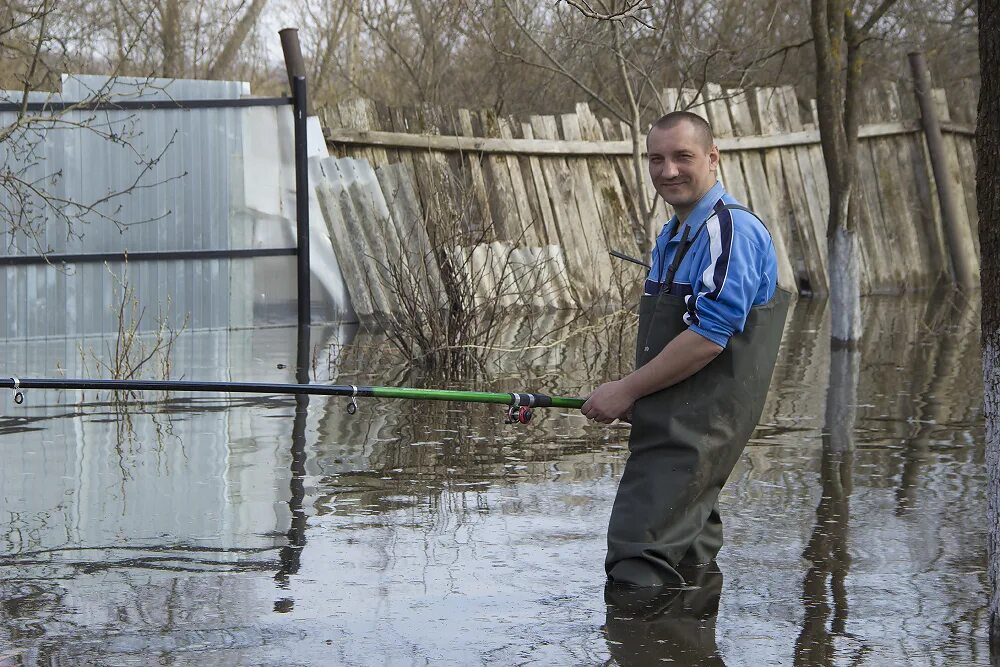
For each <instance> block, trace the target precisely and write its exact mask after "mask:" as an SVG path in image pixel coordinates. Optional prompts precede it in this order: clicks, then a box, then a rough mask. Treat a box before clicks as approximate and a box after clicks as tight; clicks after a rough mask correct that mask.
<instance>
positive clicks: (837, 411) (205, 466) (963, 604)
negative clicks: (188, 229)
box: [0, 296, 989, 666]
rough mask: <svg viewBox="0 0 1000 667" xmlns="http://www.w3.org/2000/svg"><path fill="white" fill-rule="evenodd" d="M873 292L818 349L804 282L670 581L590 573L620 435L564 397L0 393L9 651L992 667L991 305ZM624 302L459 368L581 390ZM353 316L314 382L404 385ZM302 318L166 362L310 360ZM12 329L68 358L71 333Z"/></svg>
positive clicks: (194, 345)
mask: <svg viewBox="0 0 1000 667" xmlns="http://www.w3.org/2000/svg"><path fill="white" fill-rule="evenodd" d="M865 317H866V331H867V334H866V339H865V341H864V343H863V345H862V346H861V350H860V351H859V352H857V353H852V352H847V351H835V352H832V353H831V351H830V348H829V344H828V336H829V329H828V322H827V318H826V313H825V304H823V303H822V302H817V301H801V302H799V303H798V304H797V305H796V307H795V309H794V311H793V313H792V315H791V317H790V321H789V324H788V326H787V328H786V332H785V338H784V341H783V344H782V352H781V358H780V361H779V366H778V368H777V369H776V371H775V376H774V381H773V382H772V392H771V395H770V397H769V400H768V402H767V405H766V407H765V411H764V415H763V417H762V419H761V425H760V427H759V428H758V430H757V432H756V433H755V434H754V437H753V439H752V440H751V442H750V444H749V446H748V448H747V450H746V452H745V453H744V455H743V457H742V458H741V460H740V463H739V465H738V466H737V469H736V470H735V471H734V473H733V475H732V478H731V480H730V483H729V484H728V485H727V487H726V489H725V491H724V492H723V495H722V498H721V500H720V502H721V505H722V510H723V519H724V522H725V531H726V546H725V547H724V548H723V551H722V553H721V554H720V557H719V559H718V570H719V572H720V574H714V573H712V574H707V575H706V576H705V577H703V578H702V580H700V581H699V582H698V583H699V584H700V585H699V587H697V588H693V589H689V590H684V591H668V592H666V593H665V594H663V595H659V596H645V595H631V596H630V595H623V594H618V593H616V592H614V591H605V582H604V572H603V558H604V549H605V531H606V527H607V519H608V515H609V513H610V510H611V503H612V501H613V498H614V494H615V488H616V484H617V480H618V478H619V476H620V474H621V471H622V468H623V465H624V462H625V459H626V457H627V431H625V430H624V429H623V428H620V427H611V428H603V427H598V426H595V425H590V424H588V423H587V422H586V421H585V420H584V419H583V418H582V417H580V416H579V415H578V414H575V413H573V412H564V411H558V410H550V411H540V412H541V414H540V415H539V416H538V417H536V419H535V421H533V422H532V423H531V424H530V425H528V426H526V427H524V426H506V425H503V424H501V423H500V421H501V413H502V410H501V409H500V408H499V407H496V406H493V407H490V406H464V405H457V404H444V403H441V404H435V403H407V402H401V401H376V400H363V401H361V405H360V409H359V411H358V413H357V414H356V415H354V416H349V415H348V414H347V413H346V410H345V407H346V400H345V399H338V398H331V399H319V398H311V399H309V400H308V401H299V402H298V404H297V403H296V401H295V400H294V399H290V398H287V397H249V398H248V397H238V398H229V397H226V396H222V395H209V396H206V395H198V396H195V395H174V396H172V397H171V399H170V400H169V401H166V402H159V403H155V404H151V405H147V406H145V407H144V408H142V409H133V410H131V411H129V412H128V414H122V413H121V411H120V410H118V411H116V410H115V409H114V407H113V406H111V405H109V404H108V402H107V397H106V396H103V397H102V396H97V395H93V394H86V395H81V394H80V393H79V392H41V391H29V392H27V401H26V403H25V405H24V406H14V404H13V402H12V401H11V400H10V397H9V396H4V397H3V398H2V401H3V403H2V406H3V407H2V408H0V410H2V416H0V461H2V462H3V463H2V469H0V484H2V486H0V665H8V664H11V665H25V666H27V665H31V666H35V665H61V664H74V665H78V664H96V665H132V664H135V665H148V664H162V665H195V664H198V665H203V664H212V665H250V664H253V665H260V664H264V665H333V664H344V665H369V664H381V665H412V664H419V665H424V664H463V665H465V664H469V665H471V664H498V665H508V664H537V665H553V664H566V665H606V664H621V665H632V664H663V663H664V662H666V663H667V664H676V665H721V664H727V665H845V666H846V665H890V664H913V665H924V664H926V665H958V664H961V665H985V664H988V663H989V655H988V649H987V640H986V635H985V626H986V618H987V611H986V599H987V594H986V578H985V573H984V570H985V522H984V519H983V517H984V516H985V505H986V503H985V497H984V492H983V488H984V485H985V470H984V463H983V420H982V413H981V393H980V392H981V371H980V359H979V346H978V340H979V336H978V331H977V325H978V316H977V314H976V310H975V307H973V306H969V305H968V304H963V303H957V302H954V301H953V300H952V299H951V298H950V297H949V298H945V299H942V298H933V299H932V298H928V297H926V296H923V297H909V298H895V297H894V298H877V299H869V300H867V301H866V304H865ZM580 326H581V328H582V325H580ZM629 326H630V325H629V323H628V321H625V322H624V324H622V325H621V326H620V327H618V328H615V327H610V328H609V327H604V328H601V327H596V328H594V329H592V330H590V332H589V333H587V334H586V335H581V336H579V337H577V338H575V339H571V340H569V341H567V342H565V343H563V344H560V345H556V346H553V347H549V348H543V349H538V350H534V351H532V352H531V353H530V354H526V355H523V356H521V357H519V358H508V359H505V360H504V361H503V362H502V363H501V364H500V366H499V367H498V368H497V369H496V372H495V373H494V374H493V375H492V376H491V377H489V378H485V379H481V380H479V381H477V382H475V383H473V384H474V385H475V386H477V387H488V388H493V389H499V390H516V389H528V388H531V389H539V390H542V391H549V392H553V393H564V394H574V395H575V394H578V393H579V392H581V391H583V390H586V388H588V387H589V386H590V385H592V383H593V382H595V381H598V380H601V379H605V378H606V377H613V376H615V375H616V374H617V373H619V372H620V371H621V369H622V368H625V367H627V366H628V365H629V363H630V362H629V356H630V353H631V351H630V350H629V349H628V348H629V346H630V345H631V341H630V340H629V338H628V336H629V335H630V334H629V331H630V329H629ZM350 337H351V332H350V331H348V330H345V329H317V330H315V331H314V332H313V342H314V343H315V344H316V346H317V347H316V351H315V353H314V354H313V358H314V360H315V361H314V373H315V374H317V376H318V377H319V378H320V379H330V378H332V379H336V381H337V382H340V383H352V382H353V383H357V384H362V383H363V384H370V383H380V384H392V383H396V382H405V381H412V380H413V378H412V377H407V376H406V375H405V372H404V371H402V370H400V369H399V368H395V367H388V366H385V365H384V364H382V363H381V361H382V357H384V356H385V355H384V354H383V353H382V352H381V350H382V348H381V345H382V343H381V342H380V341H379V340H378V339H377V338H364V337H363V338H362V339H361V342H360V344H359V347H358V349H357V350H356V351H355V352H352V353H351V354H349V355H343V356H338V355H339V349H340V348H339V347H338V346H337V345H334V346H333V347H329V348H328V347H327V344H328V343H330V342H334V343H342V342H345V341H346V340H348V339H349V338H350ZM294 343H295V335H294V332H293V331H290V330H287V329H262V330H257V331H251V332H245V331H244V332H237V331H231V332H200V333H191V334H185V336H184V337H183V339H182V340H181V341H180V342H179V344H178V345H179V347H178V350H177V352H176V358H175V364H174V368H175V375H174V376H175V377H177V376H178V375H184V376H185V377H188V378H205V379H233V380H247V379H258V380H263V381H293V375H292V371H291V370H290V369H289V367H291V366H293V365H294V359H295V349H294ZM94 345H97V343H94ZM0 354H2V358H3V359H4V366H5V368H7V369H16V370H17V373H18V374H20V375H22V376H28V375H40V374H46V375H53V374H55V373H57V372H58V371H59V369H64V370H65V371H66V372H70V374H72V373H71V371H73V370H75V369H76V367H75V366H74V364H75V363H78V362H74V357H77V358H78V357H79V349H78V345H77V343H76V342H72V341H51V340H38V341H8V342H6V343H2V344H0ZM279 366H280V367H279ZM5 372H7V371H5ZM10 372H12V371H10ZM373 373H374V374H375V375H374V377H373ZM453 384H455V383H453Z"/></svg>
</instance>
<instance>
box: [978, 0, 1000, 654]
mask: <svg viewBox="0 0 1000 667" xmlns="http://www.w3.org/2000/svg"><path fill="white" fill-rule="evenodd" d="M998 35H1000V2H998V0H981V1H980V3H979V60H980V72H981V73H982V74H981V76H982V89H981V91H980V94H979V117H978V119H977V123H976V153H977V154H976V165H977V169H976V202H977V208H978V210H979V247H980V255H981V258H982V259H981V264H980V281H981V290H980V294H982V300H983V315H982V332H983V336H982V343H983V402H984V412H985V416H986V473H987V489H986V493H987V523H988V525H989V543H988V544H987V551H988V554H989V580H990V654H991V655H992V658H993V664H998V663H1000V37H998Z"/></svg>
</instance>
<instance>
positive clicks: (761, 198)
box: [726, 89, 798, 293]
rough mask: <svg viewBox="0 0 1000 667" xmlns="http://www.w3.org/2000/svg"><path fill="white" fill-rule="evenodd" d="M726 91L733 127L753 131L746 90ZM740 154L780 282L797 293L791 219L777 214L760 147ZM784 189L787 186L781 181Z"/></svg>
mask: <svg viewBox="0 0 1000 667" xmlns="http://www.w3.org/2000/svg"><path fill="white" fill-rule="evenodd" d="M726 94H727V95H728V97H729V111H730V113H731V114H732V118H733V131H734V132H735V133H736V134H737V135H740V134H752V133H753V132H754V125H753V117H752V116H751V114H750V105H749V103H748V100H747V96H746V93H744V92H743V91H737V90H732V89H730V90H727V91H726ZM739 155H740V162H741V164H742V166H743V175H744V177H745V178H746V184H747V193H748V194H749V200H748V202H747V205H748V206H750V208H751V209H753V210H754V211H755V212H756V213H757V214H758V215H760V216H761V217H762V218H763V219H764V222H765V223H766V224H767V228H768V231H769V232H770V233H771V242H772V243H774V252H775V255H776V256H777V260H778V285H780V286H781V287H783V288H784V289H787V290H789V291H791V292H793V293H798V287H797V285H796V282H795V273H794V271H793V270H792V261H791V257H790V255H789V248H788V241H787V239H788V236H789V228H788V219H787V216H779V215H778V214H777V207H776V206H775V199H774V195H772V193H771V190H770V188H769V187H768V184H767V173H766V172H765V170H764V157H763V156H762V155H761V152H760V151H740V153H739ZM783 190H784V186H783V185H782V191H783Z"/></svg>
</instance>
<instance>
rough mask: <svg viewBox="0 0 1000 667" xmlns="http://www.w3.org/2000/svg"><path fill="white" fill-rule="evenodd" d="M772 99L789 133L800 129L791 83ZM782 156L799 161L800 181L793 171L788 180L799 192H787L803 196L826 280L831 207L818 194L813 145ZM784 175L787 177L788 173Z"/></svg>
mask: <svg viewBox="0 0 1000 667" xmlns="http://www.w3.org/2000/svg"><path fill="white" fill-rule="evenodd" d="M775 101H776V102H777V109H778V113H779V114H780V118H781V122H782V124H783V126H784V128H785V129H787V130H790V131H792V132H801V131H802V127H803V126H802V120H801V116H800V115H799V103H798V100H797V99H796V97H795V89H794V88H792V87H791V86H784V87H782V88H779V89H778V90H777V91H776V92H775ZM785 155H794V157H795V161H796V162H797V163H798V177H799V180H798V181H796V180H795V178H794V174H793V178H792V179H791V180H790V181H789V183H790V184H794V185H798V183H801V184H802V189H801V191H798V190H797V188H796V189H791V188H790V190H789V192H790V193H791V194H792V196H793V199H794V197H795V194H796V192H801V195H802V196H803V197H804V200H805V204H806V211H807V212H808V216H809V217H808V219H807V222H809V223H811V242H812V243H813V244H815V246H814V247H815V248H816V252H818V253H819V256H820V258H821V260H822V261H821V265H822V267H823V268H822V271H823V274H822V275H823V278H824V283H825V279H826V265H827V255H826V252H827V250H826V238H827V225H828V218H829V214H830V210H829V208H826V209H824V208H823V206H822V205H821V203H820V196H819V191H820V190H824V191H825V190H826V187H825V182H824V183H823V185H822V186H821V185H820V183H819V182H818V181H817V179H816V170H817V165H816V164H815V163H814V162H813V147H812V146H795V147H792V148H786V149H782V157H784V156H785ZM820 157H822V156H820ZM783 162H784V160H783ZM793 171H794V167H793ZM786 178H788V175H787V173H786ZM824 181H825V179H824Z"/></svg>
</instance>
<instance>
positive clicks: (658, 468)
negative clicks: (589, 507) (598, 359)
mask: <svg viewBox="0 0 1000 667" xmlns="http://www.w3.org/2000/svg"><path fill="white" fill-rule="evenodd" d="M699 231H700V230H699ZM695 236H697V234H696V235H695ZM692 241H693V239H692ZM689 247H690V244H685V243H682V244H681V247H680V248H678V250H677V254H678V255H682V251H683V252H686V250H687V249H688V248H689ZM681 261H683V256H681V257H677V258H676V259H675V261H674V262H673V263H672V267H671V268H672V269H674V270H676V267H677V266H678V265H679V264H680V262H681ZM670 278H671V279H672V276H670ZM671 284H672V281H668V282H667V283H666V285H664V288H669V285H671ZM790 297H791V295H790V294H789V293H788V292H786V291H784V290H782V289H780V288H778V289H776V290H775V293H774V297H773V298H772V299H771V300H770V301H769V302H768V303H766V304H762V305H759V306H754V307H753V308H751V309H750V313H749V315H748V316H747V320H746V324H745V326H744V327H743V331H741V332H737V333H736V334H735V335H733V336H732V338H730V340H729V344H728V345H727V346H726V347H725V349H724V350H723V351H722V352H721V353H720V354H719V356H717V357H716V358H715V359H713V360H712V361H711V362H709V363H708V365H706V366H705V367H704V368H702V369H701V370H700V371H698V372H697V373H695V374H694V375H692V376H691V377H689V378H687V379H686V380H684V381H682V382H679V383H677V384H675V385H673V386H670V387H667V388H666V389H662V390H660V391H658V392H655V393H652V394H649V395H648V396H644V397H643V398H640V399H639V400H638V401H636V403H635V406H634V407H633V411H632V432H631V435H630V436H629V458H628V461H627V462H626V464H625V471H624V473H623V475H622V479H621V482H620V483H619V486H618V494H617V496H616V497H615V503H614V506H613V508H612V510H611V522H610V525H609V527H608V556H607V559H606V561H605V569H606V571H607V573H608V578H609V579H611V580H612V581H615V582H622V583H630V584H634V585H637V586H658V585H663V584H667V585H673V584H677V583H683V581H684V578H683V577H682V576H681V574H680V573H679V572H678V569H677V568H678V567H680V566H689V565H699V564H703V563H708V562H710V561H711V560H712V559H713V558H715V556H716V554H717V553H718V552H719V549H720V548H721V547H722V521H721V519H720V518H719V512H718V507H717V502H716V501H717V499H718V496H719V492H720V491H721V490H722V485H723V484H725V482H726V479H727V478H728V477H729V474H730V473H731V472H732V470H733V467H734V466H735V465H736V462H737V461H738V460H739V457H740V454H741V453H742V452H743V448H744V447H745V446H746V443H747V440H749V438H750V435H751V434H752V433H753V430H754V428H755V427H756V425H757V420H758V419H760V415H761V412H762V411H763V409H764V399H765V398H766V396H767V389H768V385H769V384H770V383H771V374H772V372H773V371H774V363H775V360H776V359H777V356H778V345H779V344H780V342H781V334H782V331H783V329H784V324H785V316H786V314H787V312H788V304H789V301H790ZM685 312H687V305H686V304H685V303H684V299H683V297H681V296H678V295H675V294H669V293H666V289H664V290H661V292H660V294H658V295H655V296H643V297H642V300H641V302H640V304H639V335H638V338H637V342H636V367H639V366H642V365H643V364H645V363H647V362H648V361H649V360H650V359H652V358H653V357H655V356H656V355H657V354H659V353H660V351H661V350H662V349H663V348H664V347H666V345H667V343H669V342H670V341H671V340H673V338H674V337H675V336H677V335H678V334H680V333H681V332H682V331H684V330H685V329H687V325H686V324H685V323H684V320H683V316H684V313H685Z"/></svg>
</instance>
